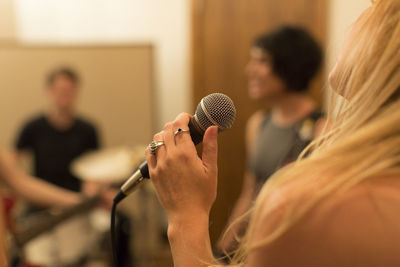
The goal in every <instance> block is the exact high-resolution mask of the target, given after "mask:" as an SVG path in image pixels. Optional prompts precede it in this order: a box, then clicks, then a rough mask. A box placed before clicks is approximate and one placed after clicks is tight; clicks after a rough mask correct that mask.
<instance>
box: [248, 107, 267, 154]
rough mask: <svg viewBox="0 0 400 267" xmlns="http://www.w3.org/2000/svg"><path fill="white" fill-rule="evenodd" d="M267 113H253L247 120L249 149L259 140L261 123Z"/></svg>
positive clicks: (260, 111)
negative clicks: (258, 134)
mask: <svg viewBox="0 0 400 267" xmlns="http://www.w3.org/2000/svg"><path fill="white" fill-rule="evenodd" d="M265 115H266V112H265V111H264V110H259V111H256V112H255V113H253V115H251V116H250V118H249V119H248V120H247V124H246V144H247V147H248V148H249V147H250V146H251V145H252V144H253V143H254V141H255V139H256V138H257V133H258V129H259V127H260V124H261V122H262V121H263V119H264V117H265Z"/></svg>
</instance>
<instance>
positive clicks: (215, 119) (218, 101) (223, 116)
mask: <svg viewBox="0 0 400 267" xmlns="http://www.w3.org/2000/svg"><path fill="white" fill-rule="evenodd" d="M195 117H196V120H197V122H198V124H199V125H200V127H201V128H202V129H203V130H204V131H205V130H206V129H207V128H208V127H210V126H213V125H215V126H218V128H219V129H220V130H222V131H223V130H226V129H229V128H230V127H232V124H233V122H234V121H235V117H236V109H235V105H234V104H233V101H232V100H231V99H230V98H229V97H228V96H227V95H224V94H221V93H214V94H210V95H208V96H206V97H204V98H203V99H202V100H201V101H200V103H199V105H198V106H197V109H196V114H195Z"/></svg>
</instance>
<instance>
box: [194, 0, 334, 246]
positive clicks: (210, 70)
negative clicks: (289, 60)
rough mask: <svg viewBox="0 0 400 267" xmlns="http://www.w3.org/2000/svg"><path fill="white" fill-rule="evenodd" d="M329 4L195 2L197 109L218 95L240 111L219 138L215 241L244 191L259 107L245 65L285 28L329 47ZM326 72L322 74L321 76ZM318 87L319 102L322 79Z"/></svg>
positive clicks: (306, 0) (317, 0) (319, 0)
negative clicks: (251, 128)
mask: <svg viewBox="0 0 400 267" xmlns="http://www.w3.org/2000/svg"><path fill="white" fill-rule="evenodd" d="M326 6H327V3H326V1H325V0H279V1H276V0H193V13H192V15H193V36H192V45H193V81H194V84H193V88H194V89H193V90H194V92H193V95H194V105H197V104H198V102H199V100H200V99H201V98H202V97H204V96H206V95H208V94H210V93H214V92H222V93H225V94H227V95H228V96H230V97H231V98H232V100H233V101H234V103H235V106H236V109H237V119H236V122H235V125H234V127H233V129H231V130H229V131H226V132H224V133H222V134H221V136H220V138H219V165H218V166H219V182H218V197H217V201H216V203H215V204H214V207H213V210H212V214H211V226H210V230H211V239H212V241H213V242H214V241H215V240H216V239H217V238H218V236H219V234H220V232H221V231H222V229H223V227H224V225H225V223H226V220H227V217H228V215H229V214H230V212H231V209H232V207H233V204H234V203H235V200H236V199H237V197H238V194H239V192H240V188H241V183H242V178H243V173H244V168H245V148H244V131H245V125H246V120H247V119H248V118H249V116H250V115H251V114H252V113H253V112H254V111H256V110H257V109H258V108H259V107H260V106H259V104H257V103H254V102H253V101H250V99H249V98H248V96H247V85H246V77H245V74H244V67H245V65H246V63H247V61H248V58H249V48H250V46H251V43H252V40H253V39H254V37H255V36H257V35H259V34H262V33H264V32H266V31H268V30H271V29H272V28H274V27H276V26H278V25H281V24H284V23H290V24H297V25H301V26H303V27H305V28H307V29H308V30H309V31H310V32H311V33H312V34H313V35H314V36H315V38H316V39H317V40H318V41H319V42H320V43H321V44H322V45H324V43H325V32H326V30H325V25H326V13H327V12H326ZM321 73H322V72H321ZM321 76H322V75H321V74H320V77H319V78H317V79H316V81H315V82H314V84H313V90H312V94H313V96H315V97H316V98H317V99H319V98H320V95H321V94H320V91H321V88H322V81H321Z"/></svg>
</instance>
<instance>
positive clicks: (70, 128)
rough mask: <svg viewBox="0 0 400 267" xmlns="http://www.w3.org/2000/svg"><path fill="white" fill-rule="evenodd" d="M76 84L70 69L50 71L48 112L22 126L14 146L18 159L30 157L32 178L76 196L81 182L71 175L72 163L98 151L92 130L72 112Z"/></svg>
mask: <svg viewBox="0 0 400 267" xmlns="http://www.w3.org/2000/svg"><path fill="white" fill-rule="evenodd" d="M79 82H80V81H79V76H78V74H77V73H76V72H75V71H74V70H72V69H71V68H68V67H61V68H58V69H55V70H52V71H51V72H50V73H49V74H48V77H47V78H46V96H47V100H48V108H47V110H46V111H45V112H44V113H43V114H40V115H37V116H35V117H34V118H31V119H29V121H28V122H26V123H25V125H24V126H23V127H22V129H21V131H20V132H19V134H18V136H17V139H16V143H15V149H16V151H17V157H19V156H20V153H21V152H24V151H30V152H32V153H33V156H34V175H35V176H37V177H40V178H42V179H44V180H46V181H48V182H50V183H52V184H54V185H58V186H60V187H63V188H66V189H69V190H72V191H76V192H79V191H81V189H82V182H81V180H80V179H79V178H77V177H76V176H75V175H73V174H72V172H71V168H70V165H71V163H72V162H73V160H74V159H76V158H77V157H79V156H80V155H82V154H83V153H85V152H88V151H90V150H96V149H98V148H99V140H98V133H97V130H96V128H95V126H94V125H93V123H92V122H89V121H88V120H86V119H83V118H81V117H80V116H79V115H77V114H76V111H75V108H76V104H77V103H76V102H77V100H78V93H79Z"/></svg>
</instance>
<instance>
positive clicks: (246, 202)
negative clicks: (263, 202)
mask: <svg viewBox="0 0 400 267" xmlns="http://www.w3.org/2000/svg"><path fill="white" fill-rule="evenodd" d="M251 202H252V200H251V197H241V198H239V199H238V201H237V202H236V205H235V207H234V209H233V211H232V214H231V216H230V217H229V219H228V222H227V224H226V227H225V229H224V231H223V232H222V235H221V237H220V239H219V241H218V248H219V249H220V250H226V251H227V252H229V250H230V249H232V246H234V245H235V243H236V237H237V236H238V235H240V233H241V232H242V230H243V229H244V227H246V221H245V220H243V218H242V216H244V215H245V214H246V212H247V211H248V210H249V209H250V207H251Z"/></svg>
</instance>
